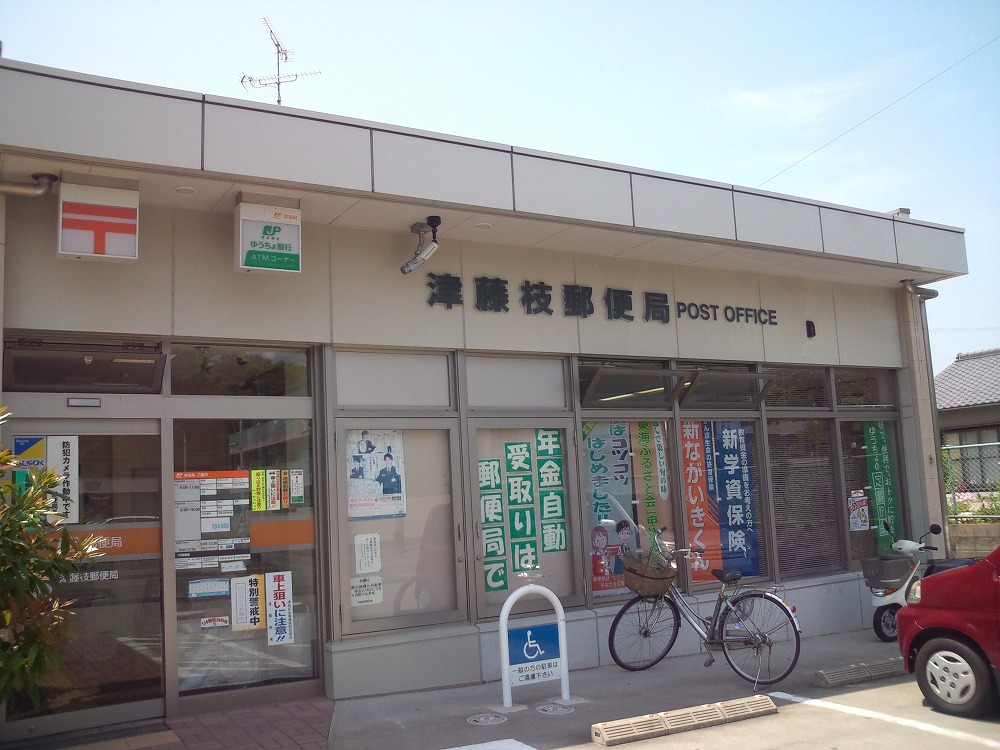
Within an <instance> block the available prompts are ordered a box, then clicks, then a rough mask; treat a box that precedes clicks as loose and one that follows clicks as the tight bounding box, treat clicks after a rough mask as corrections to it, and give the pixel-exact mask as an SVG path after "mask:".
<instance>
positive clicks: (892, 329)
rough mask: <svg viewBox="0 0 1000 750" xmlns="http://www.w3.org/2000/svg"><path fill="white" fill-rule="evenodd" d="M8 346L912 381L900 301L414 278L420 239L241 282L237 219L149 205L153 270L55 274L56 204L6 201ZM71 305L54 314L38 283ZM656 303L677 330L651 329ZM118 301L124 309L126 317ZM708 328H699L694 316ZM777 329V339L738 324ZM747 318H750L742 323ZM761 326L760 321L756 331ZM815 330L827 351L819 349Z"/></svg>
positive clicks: (384, 241)
mask: <svg viewBox="0 0 1000 750" xmlns="http://www.w3.org/2000/svg"><path fill="white" fill-rule="evenodd" d="M8 201H9V202H10V203H11V204H12V208H13V210H12V211H10V212H8V213H9V216H10V219H9V221H8V226H7V232H6V235H7V243H6V250H7V253H6V256H7V257H6V264H5V268H6V273H7V276H8V280H9V282H10V283H8V284H7V285H6V287H7V298H6V304H5V311H6V325H7V327H8V328H10V329H21V330H31V329H33V330H41V331H75V332H84V333H85V332H93V333H95V334H96V333H108V334H117V335H142V336H153V337H155V336H174V337H181V338H219V339H233V340H244V339H245V340H258V341H283V342H284V341H288V342H292V341H294V342H300V343H327V342H332V343H334V344H339V345H348V346H365V347H407V348H428V349H455V350H468V351H511V352H514V351H518V352H536V353H552V354H573V353H579V354H595V355H604V356H623V357H657V358H668V357H680V358H685V359H717V360H728V361H751V362H753V361H762V362H773V363H807V364H816V365H854V366H877V367H900V366H901V365H902V364H903V359H902V354H901V352H900V343H899V342H900V329H899V322H898V321H899V318H898V317H897V314H896V300H895V297H894V291H893V290H888V289H879V288H875V287H855V286H849V285H845V284H831V283H825V282H823V281H818V280H802V279H788V278H784V277H780V276H767V275H758V274H751V273H741V272H734V271H725V270H722V269H701V268H692V267H690V266H675V265H669V264H665V263H654V262H649V261H640V260H624V259H621V258H604V257H599V256H593V255H582V254H573V253H567V252H560V251H541V250H537V249H531V248H511V247H500V246H493V245H488V244H484V243H473V242H468V241H458V242H445V243H444V244H443V246H442V248H441V249H440V250H439V251H438V252H437V253H436V254H435V255H433V256H432V257H431V259H430V260H429V261H428V262H427V264H426V265H425V266H424V267H423V268H421V269H420V270H419V271H418V272H416V273H414V274H411V275H406V276H404V275H403V274H401V273H399V270H398V268H399V265H400V264H401V263H402V262H404V261H405V260H407V259H408V258H409V256H410V255H411V254H412V246H413V237H412V235H409V234H400V233H392V232H376V231H365V230H352V229H340V228H332V227H329V226H327V225H322V224H311V223H306V224H304V225H303V231H302V247H303V255H302V272H301V273H283V272H265V271H255V272H247V271H240V270H237V269H236V266H235V260H234V257H235V252H234V242H235V240H234V232H235V223H234V220H233V217H232V214H231V213H230V212H229V211H228V210H227V211H212V212H207V211H185V210H180V209H168V208H163V207H159V206H155V205H142V206H141V208H140V221H139V257H138V259H137V260H134V261H129V260H109V259H79V258H68V257H57V254H56V241H57V234H56V225H57V222H58V199H57V197H56V196H55V195H52V196H49V197H47V198H43V199H28V198H14V197H11V198H8ZM426 273H435V274H451V275H453V276H458V277H460V278H461V279H462V285H463V286H462V294H463V302H462V304H461V305H455V306H454V307H453V308H452V309H448V308H447V307H446V306H444V305H442V304H435V305H431V304H429V298H430V295H431V290H430V289H429V288H428V285H427V277H426ZM480 276H485V277H489V278H501V279H505V280H506V281H507V290H508V295H509V301H508V311H507V312H502V313H498V312H486V311H481V310H477V309H476V306H475V302H476V300H475V279H476V278H477V277H480ZM38 278H44V279H45V280H46V284H47V285H49V287H50V288H52V289H58V290H59V292H58V294H52V295H47V297H46V299H45V303H44V304H42V303H40V302H39V298H38V295H37V289H36V284H37V279H38ZM525 281H530V282H532V283H537V282H544V283H546V284H548V285H549V286H550V287H551V295H552V301H551V309H552V312H553V314H552V315H544V314H540V315H528V314H526V313H525V312H524V310H523V309H522V306H521V303H520V295H521V291H520V289H521V285H522V283H523V282H525ZM567 284H579V285H584V286H589V287H591V288H592V290H593V297H592V301H593V304H594V308H595V309H594V312H593V314H592V315H590V316H588V317H586V318H581V317H572V316H565V315H564V314H563V307H562V288H563V285H567ZM609 287H611V288H615V289H622V290H628V291H630V292H631V300H632V309H631V311H630V314H631V315H632V318H633V319H632V320H630V321H629V320H608V319H607V314H606V311H605V307H604V300H603V298H604V293H605V290H606V289H607V288H609ZM645 292H655V293H658V294H666V295H667V297H668V300H669V304H670V319H669V321H668V322H665V323H661V322H659V321H656V320H644V319H643V316H644V308H643V298H644V293H645ZM111 300H113V302H112V301H111ZM695 310H697V311H698V312H697V314H694V315H692V312H691V311H695ZM737 310H743V311H756V310H764V311H767V312H766V313H765V314H767V315H768V316H769V319H770V321H771V322H772V323H773V324H767V325H761V324H759V323H754V322H745V321H744V320H727V317H730V318H731V317H733V315H734V312H735V311H737ZM739 314H740V315H743V313H739ZM756 314H760V313H756ZM807 321H811V322H812V323H813V326H814V327H815V331H816V335H815V336H814V337H809V336H808V335H807V327H806V322H807Z"/></svg>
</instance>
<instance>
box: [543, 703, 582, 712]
mask: <svg viewBox="0 0 1000 750" xmlns="http://www.w3.org/2000/svg"><path fill="white" fill-rule="evenodd" d="M535 710H536V711H538V713H540V714H550V715H557V714H571V713H573V711H575V710H576V709H574V708H573V707H572V706H564V705H563V704H562V703H543V704H542V705H540V706H536V707H535Z"/></svg>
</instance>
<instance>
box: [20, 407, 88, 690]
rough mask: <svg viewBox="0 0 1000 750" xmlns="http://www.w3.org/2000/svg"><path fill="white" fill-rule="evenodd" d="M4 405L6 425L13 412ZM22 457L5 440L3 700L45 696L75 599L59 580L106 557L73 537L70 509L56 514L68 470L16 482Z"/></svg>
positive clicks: (36, 474)
mask: <svg viewBox="0 0 1000 750" xmlns="http://www.w3.org/2000/svg"><path fill="white" fill-rule="evenodd" d="M8 416H9V415H8V413H7V410H6V408H4V407H0V424H2V423H3V422H4V421H6V419H7V417H8ZM16 466H17V460H16V459H15V458H14V456H13V454H12V453H11V451H10V450H8V449H6V448H3V447H2V446H0V704H2V703H6V701H7V699H8V698H9V697H10V696H12V695H14V694H16V693H24V694H25V695H27V696H28V697H29V698H30V699H31V701H32V703H34V704H35V705H36V706H37V705H38V704H39V703H40V701H41V695H40V693H39V690H38V680H39V678H40V677H41V676H42V675H43V674H44V673H45V672H46V671H47V670H49V669H51V668H52V667H54V666H56V665H57V655H56V644H57V643H58V641H59V640H60V639H62V638H65V637H66V635H67V630H68V626H69V617H70V616H71V615H72V614H73V613H72V612H71V611H70V610H69V606H70V605H71V604H72V603H73V602H72V601H62V600H60V599H59V596H58V587H59V584H60V583H63V582H64V581H67V580H69V578H70V576H71V575H72V574H73V573H75V572H77V571H78V570H79V565H80V563H82V562H84V561H85V560H88V559H91V558H94V557H97V556H99V555H100V554H101V553H100V552H99V551H98V550H97V540H96V538H94V537H89V538H87V539H85V540H82V541H80V540H78V539H76V538H74V537H71V536H70V534H69V532H68V531H67V529H66V528H65V527H64V526H63V525H62V524H63V521H64V520H65V515H64V514H59V513H53V510H52V508H53V500H54V499H57V498H60V497H63V495H61V494H60V493H58V492H56V491H55V489H56V488H57V487H59V485H60V484H61V477H60V476H59V475H58V474H56V473H55V472H54V471H52V470H51V469H44V470H38V469H36V468H33V467H32V468H31V469H29V471H28V472H27V480H26V481H24V482H18V483H15V482H14V481H13V477H12V470H13V469H14V468H15V467H16Z"/></svg>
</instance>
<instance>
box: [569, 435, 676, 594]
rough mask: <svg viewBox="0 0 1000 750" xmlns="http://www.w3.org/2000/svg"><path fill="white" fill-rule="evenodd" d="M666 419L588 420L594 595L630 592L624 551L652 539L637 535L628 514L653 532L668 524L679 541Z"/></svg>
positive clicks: (587, 496)
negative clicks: (628, 420)
mask: <svg viewBox="0 0 1000 750" xmlns="http://www.w3.org/2000/svg"><path fill="white" fill-rule="evenodd" d="M667 434H668V433H667V423H665V422H646V421H639V422H584V424H583V446H582V449H583V459H584V471H585V472H586V474H585V476H584V479H583V500H584V518H585V519H586V523H587V527H588V528H589V529H590V532H589V538H590V563H591V564H590V584H591V588H592V589H593V592H594V595H595V596H598V597H600V596H609V595H615V594H627V593H629V592H628V589H627V588H626V587H625V576H624V572H625V570H624V565H623V562H624V561H623V558H622V556H623V555H624V554H625V553H626V552H627V551H628V550H629V549H631V548H635V547H636V546H637V545H639V544H641V545H642V546H646V545H647V544H648V543H647V542H645V541H641V540H638V539H634V538H633V537H632V534H633V529H632V525H631V524H630V523H629V522H628V520H627V519H629V520H631V521H633V522H634V523H636V524H638V525H639V526H642V527H644V528H645V529H646V530H647V533H649V532H655V530H657V529H660V528H663V527H664V526H666V527H667V531H666V532H664V534H663V539H665V540H666V541H668V542H674V541H676V536H677V533H676V529H675V528H674V514H673V499H672V498H671V496H670V475H669V467H670V466H671V465H672V464H671V457H670V451H669V448H668V444H667V438H666V435H667Z"/></svg>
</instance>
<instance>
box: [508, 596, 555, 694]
mask: <svg viewBox="0 0 1000 750" xmlns="http://www.w3.org/2000/svg"><path fill="white" fill-rule="evenodd" d="M529 594H538V595H540V596H544V597H545V598H546V599H548V600H549V603H550V604H552V608H553V609H555V611H556V627H557V629H558V632H559V679H560V681H561V682H562V699H563V700H564V701H568V700H569V653H568V651H567V647H566V613H565V612H564V611H563V606H562V602H560V601H559V597H557V596H556V595H555V594H553V593H552V592H551V591H549V590H548V589H547V588H545V587H544V586H539V585H537V584H534V583H529V584H528V585H527V586H522V587H521V588H519V589H517V590H516V591H514V592H512V593H511V595H510V596H508V597H507V601H505V602H504V603H503V609H501V610H500V672H501V677H502V680H503V705H504V708H510V707H511V706H512V705H513V700H512V699H511V694H510V693H511V684H510V644H509V643H508V642H507V632H508V628H507V618H508V617H509V616H510V610H511V609H512V608H513V607H514V604H516V603H517V601H518V600H519V599H521V598H522V597H524V596H527V595H529Z"/></svg>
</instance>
